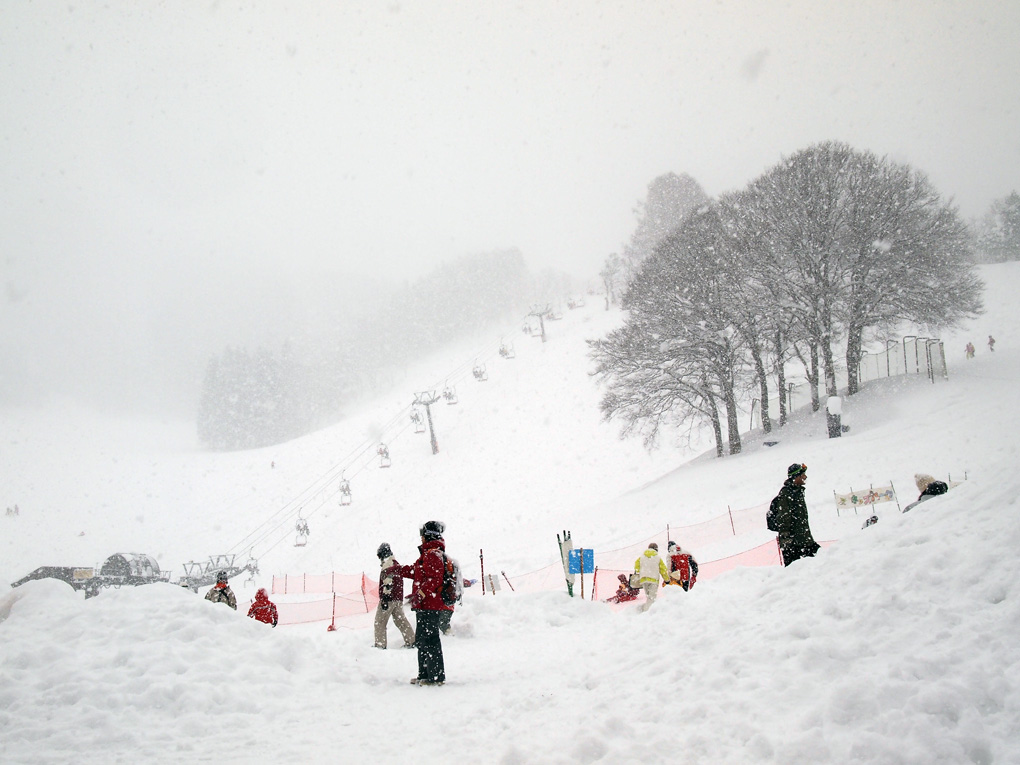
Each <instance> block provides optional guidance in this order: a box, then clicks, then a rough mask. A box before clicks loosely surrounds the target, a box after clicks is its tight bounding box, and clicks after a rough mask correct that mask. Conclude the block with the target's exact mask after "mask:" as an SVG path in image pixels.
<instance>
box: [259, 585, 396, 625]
mask: <svg viewBox="0 0 1020 765" xmlns="http://www.w3.org/2000/svg"><path fill="white" fill-rule="evenodd" d="M319 593H330V594H331V597H329V598H319V599H317V600H303V601H294V602H289V603H288V602H285V601H281V600H277V602H276V608H277V611H278V612H279V617H280V622H279V623H280V624H307V623H309V622H323V621H334V622H335V620H336V619H340V618H347V617H353V616H357V615H359V614H367V613H371V612H372V611H374V610H375V607H376V606H377V605H378V603H379V583H378V582H377V581H375V580H374V579H369V578H368V577H367V576H365V575H364V574H363V573H362V574H337V573H330V574H312V575H309V574H298V575H296V576H295V575H291V574H287V575H284V576H274V577H273V595H276V596H280V595H283V596H290V595H293V596H299V595H308V594H319Z"/></svg>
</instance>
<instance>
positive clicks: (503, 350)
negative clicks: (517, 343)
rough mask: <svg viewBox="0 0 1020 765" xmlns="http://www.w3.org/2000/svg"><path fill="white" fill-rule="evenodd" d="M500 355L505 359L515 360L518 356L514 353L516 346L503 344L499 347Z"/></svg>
mask: <svg viewBox="0 0 1020 765" xmlns="http://www.w3.org/2000/svg"><path fill="white" fill-rule="evenodd" d="M499 355H500V356H502V357H503V358H504V359H512V358H514V357H515V356H516V355H517V354H516V353H514V344H513V343H510V345H507V344H506V343H501V344H500V346H499Z"/></svg>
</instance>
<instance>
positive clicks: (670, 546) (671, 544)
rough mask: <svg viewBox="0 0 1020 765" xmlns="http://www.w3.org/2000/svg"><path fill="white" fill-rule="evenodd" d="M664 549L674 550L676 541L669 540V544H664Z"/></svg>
mask: <svg viewBox="0 0 1020 765" xmlns="http://www.w3.org/2000/svg"><path fill="white" fill-rule="evenodd" d="M666 549H667V550H669V551H670V552H672V551H673V550H675V549H676V542H670V543H669V544H668V545H667V546H666Z"/></svg>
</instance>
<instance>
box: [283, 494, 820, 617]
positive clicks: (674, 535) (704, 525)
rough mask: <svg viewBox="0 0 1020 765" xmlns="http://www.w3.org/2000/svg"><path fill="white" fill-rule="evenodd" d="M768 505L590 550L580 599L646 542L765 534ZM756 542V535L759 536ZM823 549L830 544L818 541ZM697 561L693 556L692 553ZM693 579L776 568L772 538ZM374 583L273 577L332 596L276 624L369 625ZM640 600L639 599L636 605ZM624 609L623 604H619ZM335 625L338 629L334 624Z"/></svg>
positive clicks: (290, 606)
mask: <svg viewBox="0 0 1020 765" xmlns="http://www.w3.org/2000/svg"><path fill="white" fill-rule="evenodd" d="M767 511H768V503H766V504H762V505H755V506H753V507H747V508H743V509H741V510H735V511H730V510H727V512H726V513H725V514H724V515H719V516H716V517H715V518H711V519H709V520H707V521H703V522H701V523H695V524H692V525H690V526H676V527H669V528H667V529H664V530H663V531H660V532H659V533H657V534H654V535H652V536H650V537H647V538H646V539H642V540H640V541H638V542H634V543H633V544H629V545H626V546H624V547H618V548H615V549H612V550H596V551H595V571H594V572H592V574H587V573H586V574H585V576H584V591H585V597H586V598H588V597H590V598H592V599H593V600H605V599H606V598H609V597H612V596H613V595H615V594H616V590H617V586H618V585H619V583H620V582H619V579H618V577H619V575H620V574H628V575H629V574H630V573H631V572H632V571H633V570H634V562H635V561H636V560H637V559H638V557H639V556H640V555H641V553H643V552H644V551H645V550H647V549H648V545H649V543H651V542H656V543H658V545H659V551H660V554H661V555H662V557H663V559H665V557H666V550H667V545H668V542H669V541H670V540H672V541H675V542H677V543H678V544H680V546H681V547H683V548H684V549H685V550H689V551H696V550H697V549H698V548H701V547H706V546H708V545H711V544H713V543H717V542H720V541H722V540H725V539H733V538H734V537H737V536H742V535H744V534H750V533H753V532H760V531H762V530H766V526H765V513H766V512H767ZM759 538H760V537H759ZM819 544H820V545H821V546H822V547H828V546H829V545H831V544H833V543H832V542H820V543H819ZM695 557H696V558H697V553H696V552H695ZM698 564H699V566H698V581H705V580H707V579H712V578H713V577H716V576H719V574H722V573H724V572H726V571H731V570H733V569H735V568H737V567H739V566H779V565H782V560H781V558H780V556H779V547H778V545H777V544H776V541H775V540H774V539H772V540H769V541H768V542H764V543H762V544H758V545H757V546H755V547H752V548H751V549H749V550H744V551H742V552H739V553H737V554H735V555H729V556H726V557H724V558H718V559H716V560H698ZM565 577H566V574H565V572H564V570H563V565H562V564H561V563H551V564H549V565H548V566H543V567H542V568H540V569H536V570H535V571H530V572H528V573H526V574H518V575H516V576H508V579H509V581H510V584H511V585H512V587H513V591H514V592H524V593H529V592H549V591H551V590H559V589H561V588H563V589H565V588H566V582H565ZM378 589H379V584H378V582H376V581H375V580H372V579H369V578H368V577H367V576H365V575H364V574H363V573H362V574H337V573H330V574H314V575H309V574H297V575H294V574H288V575H284V576H274V577H273V594H274V595H307V594H318V593H333V597H332V598H325V599H321V600H310V601H303V602H293V603H279V602H278V603H277V608H278V609H279V612H280V623H281V624H305V623H308V622H321V621H330V620H332V621H333V623H334V624H335V623H336V620H337V619H345V620H346V621H347V626H349V627H352V628H355V627H360V626H368V625H369V624H370V622H371V619H370V618H365V617H364V615H365V614H370V613H371V612H372V611H374V610H375V607H376V605H377V604H378V602H379V597H378ZM580 593H581V576H580V574H575V575H574V594H575V595H580ZM643 600H644V595H643V594H641V595H639V596H638V600H637V602H641V601H643ZM624 605H625V604H624ZM338 626H340V625H338Z"/></svg>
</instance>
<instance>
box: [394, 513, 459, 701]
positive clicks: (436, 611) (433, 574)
mask: <svg viewBox="0 0 1020 765" xmlns="http://www.w3.org/2000/svg"><path fill="white" fill-rule="evenodd" d="M445 530H446V526H445V525H444V524H443V522H442V521H427V522H426V523H424V524H422V527H421V528H420V529H419V530H418V533H419V535H420V536H421V546H419V547H418V552H419V553H420V555H419V557H418V560H416V561H415V562H414V565H411V566H402V567H401V569H400V573H401V575H402V576H403V577H404V578H405V579H413V580H414V583H413V584H412V585H411V596H410V599H411V610H412V611H414V612H415V630H414V643H415V645H416V646H417V647H418V677H415V678H412V679H411V683H412V685H442V684H443V683H445V682H446V667H445V665H444V663H443V644H442V642H441V641H440V639H439V633H440V622H441V619H442V616H443V613H444V612H445V611H451V610H453V609H451V608H450V606H448V605H446V604H445V603H443V597H442V590H443V572H444V571H445V570H446V543H445V542H444V541H443V532H444V531H445Z"/></svg>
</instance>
